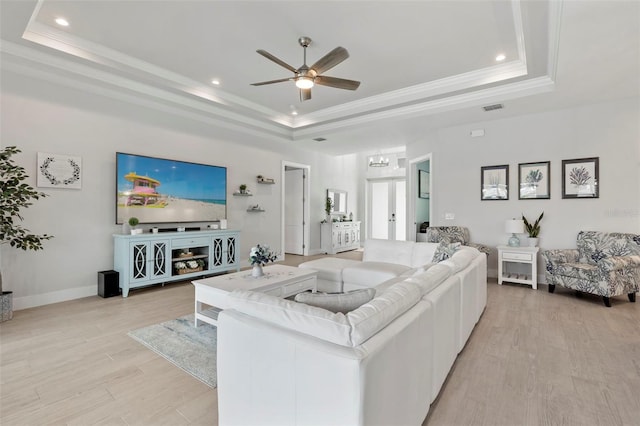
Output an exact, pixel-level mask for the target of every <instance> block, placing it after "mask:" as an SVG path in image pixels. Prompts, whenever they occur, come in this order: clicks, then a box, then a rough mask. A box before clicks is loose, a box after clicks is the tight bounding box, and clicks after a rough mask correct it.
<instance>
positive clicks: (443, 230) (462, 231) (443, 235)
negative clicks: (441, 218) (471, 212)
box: [426, 226, 491, 256]
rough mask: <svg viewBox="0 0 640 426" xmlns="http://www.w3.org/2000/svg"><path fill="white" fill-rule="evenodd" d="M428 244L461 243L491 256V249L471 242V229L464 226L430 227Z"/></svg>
mask: <svg viewBox="0 0 640 426" xmlns="http://www.w3.org/2000/svg"><path fill="white" fill-rule="evenodd" d="M426 240H427V242H428V243H441V242H446V243H460V244H462V245H463V246H469V247H475V248H477V249H478V250H479V251H480V252H482V253H484V254H486V255H487V256H489V254H490V253H491V248H489V247H487V246H485V245H482V244H474V243H471V242H469V229H468V228H466V227H464V226H430V227H428V228H427V235H426Z"/></svg>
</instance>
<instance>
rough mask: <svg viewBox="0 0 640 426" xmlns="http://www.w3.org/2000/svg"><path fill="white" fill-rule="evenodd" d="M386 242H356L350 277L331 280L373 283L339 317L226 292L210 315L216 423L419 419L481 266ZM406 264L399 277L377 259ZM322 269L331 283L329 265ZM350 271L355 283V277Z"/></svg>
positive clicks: (471, 321) (450, 354)
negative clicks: (214, 322)
mask: <svg viewBox="0 0 640 426" xmlns="http://www.w3.org/2000/svg"><path fill="white" fill-rule="evenodd" d="M385 243H386V244H385ZM396 243H398V242H388V241H387V242H384V243H382V242H378V241H374V242H370V241H367V242H366V243H365V253H364V255H363V262H357V261H350V262H347V264H345V265H346V266H345V268H350V271H346V270H342V271H341V274H342V277H343V278H344V279H352V278H351V277H352V276H353V277H354V278H353V281H347V282H345V284H347V283H349V284H353V286H354V288H360V287H366V286H367V284H366V283H367V282H369V283H374V282H375V283H377V284H372V285H369V287H374V288H376V296H375V298H374V299H373V300H371V301H370V302H368V303H366V304H364V305H362V306H360V307H359V308H357V309H355V310H353V311H351V312H348V313H346V314H343V313H333V312H330V311H328V310H325V309H321V308H316V307H313V306H309V305H306V304H302V303H297V302H294V301H290V300H286V299H280V298H276V297H273V296H269V295H266V294H262V293H256V292H246V291H234V292H232V293H230V296H229V298H230V306H231V307H232V308H231V309H227V310H224V311H222V312H221V313H220V315H219V317H218V415H219V423H220V425H234V424H238V425H240V424H252V425H319V424H322V425H419V424H421V423H422V422H423V421H424V419H425V417H426V416H427V414H428V412H429V406H430V404H431V403H432V402H433V400H434V399H435V398H436V397H437V395H438V393H439V392H440V389H441V388H442V385H443V384H444V382H445V380H446V377H447V374H448V373H449V371H450V369H451V366H452V365H453V363H454V362H455V359H456V356H457V354H458V353H459V352H460V351H461V350H462V349H463V347H464V344H465V343H466V341H467V339H468V337H469V335H470V334H471V332H472V330H473V327H474V326H475V324H476V323H477V321H478V320H479V318H480V316H481V314H482V312H483V310H484V307H485V305H486V268H487V264H486V256H485V255H484V254H481V253H480V252H479V251H477V250H476V249H474V248H470V247H463V248H461V249H459V250H458V251H456V252H455V253H454V254H453V255H452V256H451V258H450V259H448V260H445V261H442V262H439V263H436V264H433V263H431V258H428V259H427V257H429V253H431V257H432V256H433V253H434V252H435V249H436V248H437V244H434V243H414V242H401V243H400V245H398V244H396ZM387 244H388V250H389V252H388V255H386V254H385V253H384V246H385V245H387ZM416 244H419V245H420V246H418V247H416V246H415V245H416ZM422 244H426V245H431V246H430V247H427V246H421V245H422ZM400 246H403V247H400ZM369 249H373V250H374V251H372V252H371V253H367V251H368V250H369ZM392 253H393V254H394V255H395V256H396V257H394V256H393V255H392ZM399 253H402V256H397V255H398V254H399ZM409 253H411V255H409ZM416 253H421V254H420V255H416V256H415V257H414V254H416ZM374 254H375V256H373V255H374ZM409 256H411V258H412V259H413V260H412V261H411V262H410V263H408V264H407V263H399V264H397V265H402V266H403V267H404V268H396V269H394V268H393V267H388V268H387V267H382V266H385V265H380V263H391V262H384V261H383V262H380V261H379V259H386V260H393V261H398V260H399V259H401V258H402V259H404V260H406V259H408V258H409ZM365 259H366V260H365ZM372 259H375V260H372ZM404 260H403V261H404ZM352 262H355V263H352ZM368 262H371V263H369V265H371V266H372V269H370V270H367V269H366V266H367V264H368ZM356 263H359V265H357V264H356ZM330 266H331V267H332V268H333V269H334V271H333V272H332V274H334V275H333V276H334V277H336V276H337V275H335V269H336V264H335V262H334V263H331V265H330ZM355 270H361V271H363V272H362V275H366V276H367V277H368V278H367V280H363V279H362V278H355V277H356V273H355ZM372 270H375V271H378V272H379V273H380V275H376V274H374V273H373V272H371V271H372ZM389 271H391V273H392V274H395V275H394V276H392V277H390V278H389V274H390V272H389ZM352 273H353V275H351V274H352ZM383 275H384V277H385V278H386V279H385V280H381V279H382V278H380V277H382V276H383Z"/></svg>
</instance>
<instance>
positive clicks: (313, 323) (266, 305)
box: [229, 282, 420, 347]
mask: <svg viewBox="0 0 640 426" xmlns="http://www.w3.org/2000/svg"><path fill="white" fill-rule="evenodd" d="M419 300H420V289H419V288H418V286H417V285H416V284H413V283H406V282H402V283H398V284H396V285H394V286H392V287H391V288H389V289H388V290H387V291H386V292H385V293H384V294H382V295H381V296H379V297H376V298H375V299H373V300H371V301H370V302H368V303H365V304H364V305H362V306H360V307H359V308H358V309H356V310H354V311H351V312H349V313H348V314H346V315H345V314H343V313H340V312H338V313H333V312H330V311H327V310H326V309H322V308H316V307H315V306H309V305H306V304H304V303H297V302H294V301H291V300H287V299H281V298H279V297H275V296H269V295H268V294H265V293H260V292H254V291H245V290H234V291H232V292H231V293H229V304H230V308H231V309H234V310H236V311H238V312H241V313H244V314H247V315H250V316H252V317H255V318H260V319H264V320H265V321H268V322H270V323H272V324H276V325H279V326H281V327H285V328H288V329H290V330H295V331H298V332H300V333H304V334H307V335H310V336H314V337H317V338H320V339H322V340H326V341H329V342H332V343H336V344H338V345H342V346H352V347H353V346H358V345H360V344H361V343H363V342H365V341H367V340H368V339H369V338H370V337H372V336H373V335H374V334H376V333H377V332H378V331H380V330H382V329H383V328H384V327H386V326H387V325H388V324H389V323H391V322H392V321H393V320H394V319H396V318H397V317H399V316H400V315H402V314H403V313H404V312H405V311H407V310H408V309H410V308H411V307H413V306H414V305H415V304H416V303H418V301H419Z"/></svg>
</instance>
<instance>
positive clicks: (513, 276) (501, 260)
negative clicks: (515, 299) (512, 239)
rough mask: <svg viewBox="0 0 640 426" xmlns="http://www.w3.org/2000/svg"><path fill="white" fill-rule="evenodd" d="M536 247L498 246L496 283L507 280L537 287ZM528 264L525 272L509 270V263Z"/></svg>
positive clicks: (535, 288)
mask: <svg viewBox="0 0 640 426" xmlns="http://www.w3.org/2000/svg"><path fill="white" fill-rule="evenodd" d="M538 250H539V249H538V247H510V246H498V284H502V282H503V281H509V282H513V283H519V284H527V285H530V286H531V287H533V289H534V290H537V289H538ZM510 263H514V264H523V265H528V266H526V267H525V268H526V269H527V271H526V272H521V271H517V272H516V271H510V270H509V264H510Z"/></svg>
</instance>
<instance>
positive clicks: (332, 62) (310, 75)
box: [251, 37, 360, 101]
mask: <svg viewBox="0 0 640 426" xmlns="http://www.w3.org/2000/svg"><path fill="white" fill-rule="evenodd" d="M298 43H300V46H302V47H303V48H304V61H303V64H302V66H301V67H300V68H298V69H295V68H294V67H292V66H291V65H289V64H287V63H286V62H284V61H282V60H281V59H278V58H276V57H275V56H273V55H272V54H271V53H269V52H267V51H266V50H262V49H260V50H256V52H258V53H259V54H261V55H262V56H264V57H265V58H267V59H269V60H271V61H273V62H275V63H276V64H278V65H280V66H281V67H284V68H286V69H288V70H289V71H291V72H293V73H294V74H295V75H294V76H293V77H289V78H281V79H278V80H269V81H262V82H260V83H252V84H251V85H252V86H263V85H265V84H273V83H282V82H284V81H295V82H296V86H297V87H298V88H299V89H300V100H301V101H306V100H309V99H311V88H312V87H313V86H314V85H315V84H319V85H321V86H328V87H335V88H337V89H346V90H356V89H357V88H358V86H360V82H359V81H355V80H347V79H344V78H337V77H329V76H326V75H321V74H322V73H323V72H325V71H328V70H330V69H331V68H333V67H335V66H336V65H338V64H339V63H340V62H342V61H344V60H345V59H347V58H348V57H349V52H347V49H345V48H344V47H336V48H335V49H333V50H332V51H331V52H329V53H327V54H326V55H324V56H323V57H322V58H320V59H319V60H318V61H317V62H316V63H315V64H313V65H311V66H310V67H309V66H307V47H308V46H309V45H310V44H311V39H310V38H309V37H300V38H299V39H298Z"/></svg>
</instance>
